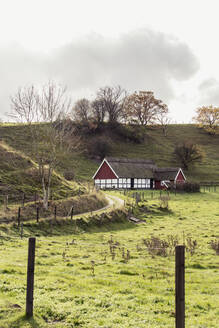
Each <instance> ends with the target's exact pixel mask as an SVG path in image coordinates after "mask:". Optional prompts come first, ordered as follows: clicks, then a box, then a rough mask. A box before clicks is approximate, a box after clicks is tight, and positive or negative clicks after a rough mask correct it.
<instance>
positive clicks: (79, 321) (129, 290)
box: [0, 191, 219, 328]
mask: <svg viewBox="0 0 219 328" xmlns="http://www.w3.org/2000/svg"><path fill="white" fill-rule="evenodd" d="M113 194H115V193H113ZM144 194H145V197H144V198H145V199H146V200H145V206H146V207H147V208H148V210H146V211H145V213H143V212H142V214H141V217H142V218H143V219H144V220H146V224H141V225H134V224H131V223H125V224H120V225H119V224H117V225H110V226H108V227H103V228H95V229H93V230H92V231H91V232H92V233H83V234H75V230H74V225H66V226H63V227H62V230H60V228H58V229H55V227H54V234H53V235H52V234H50V235H49V236H44V233H43V232H41V231H40V230H39V229H38V230H36V225H35V228H33V229H31V226H30V227H29V228H28V226H27V227H25V231H24V234H25V238H24V239H23V240H21V239H19V237H18V236H17V234H18V233H17V232H16V230H14V231H10V234H8V232H7V233H6V232H5V230H3V227H2V228H1V241H2V243H1V245H0V250H1V254H2V256H1V262H0V273H1V277H2V278H1V284H0V300H1V301H0V307H1V311H0V326H1V327H2V328H3V327H4V328H6V327H7V328H8V327H14V328H17V327H51V326H52V327H56V328H58V327H59V328H61V327H72V328H73V327H84V328H85V327H86V328H89V327H90V328H93V327H98V328H99V327H108V328H119V327H123V328H128V327H129V328H130V327H138V328H143V327H151V328H155V327H168V328H170V327H174V301H175V300H174V256H173V255H169V256H167V257H161V256H156V255H155V256H151V255H150V254H149V253H148V251H147V249H146V247H145V246H144V244H143V242H142V241H143V238H149V237H150V236H156V237H159V238H161V239H165V240H168V237H169V236H177V238H178V242H179V243H182V242H183V241H185V242H186V240H187V238H188V237H191V238H192V240H196V241H197V243H198V247H197V249H196V251H195V255H193V256H192V255H191V254H189V253H186V326H188V327H190V328H204V327H205V328H206V327H208V328H216V327H218V314H219V313H218V308H219V299H218V292H219V287H218V286H219V280H218V269H219V260H218V255H216V254H215V252H214V251H213V250H212V249H211V248H210V247H209V243H210V241H211V240H214V239H215V238H216V237H218V236H219V231H218V213H219V205H218V196H219V194H218V192H217V193H213V192H211V193H201V194H193V195H186V194H179V195H178V194H177V195H176V196H175V195H172V196H171V200H170V202H169V206H170V212H165V211H160V210H159V209H158V206H159V200H158V199H157V196H159V193H154V198H153V199H152V198H151V192H149V191H146V192H145V193H144ZM121 197H124V196H121ZM197 204H198V205H197ZM135 214H137V212H136V213H135ZM36 232H38V237H37V249H36V273H35V295H34V302H35V317H34V321H32V322H28V321H26V320H25V319H24V317H23V313H24V309H25V285H26V260H27V239H26V237H28V235H31V234H32V233H36ZM110 241H113V244H114V245H116V247H115V257H113V256H112V254H111V251H110V244H109V242H110ZM18 246H19V247H18ZM123 248H124V252H123ZM127 250H129V251H130V259H129V260H128V261H126V260H125V259H124V256H123V253H124V254H125V257H126V254H127ZM92 261H93V262H92ZM92 268H94V271H92Z"/></svg>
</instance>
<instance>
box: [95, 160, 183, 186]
mask: <svg viewBox="0 0 219 328" xmlns="http://www.w3.org/2000/svg"><path fill="white" fill-rule="evenodd" d="M93 179H94V183H95V185H96V186H97V187H98V188H100V189H163V188H168V184H169V183H173V184H174V183H183V182H185V181H186V177H185V175H184V173H183V171H182V169H181V168H158V167H157V166H156V164H155V163H154V161H153V160H150V159H127V158H115V157H106V158H104V160H103V161H102V163H101V164H100V166H99V167H98V169H97V171H96V172H95V174H94V176H93Z"/></svg>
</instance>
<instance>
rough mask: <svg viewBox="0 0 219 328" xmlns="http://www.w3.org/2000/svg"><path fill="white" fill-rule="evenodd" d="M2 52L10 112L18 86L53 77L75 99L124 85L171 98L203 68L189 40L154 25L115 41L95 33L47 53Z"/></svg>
mask: <svg viewBox="0 0 219 328" xmlns="http://www.w3.org/2000/svg"><path fill="white" fill-rule="evenodd" d="M0 50H1V51H0V76H1V78H2V86H1V90H0V113H1V114H2V113H4V112H6V111H8V110H9V105H10V101H9V95H11V94H13V93H14V92H15V91H16V89H17V88H18V87H20V86H23V85H26V84H28V83H37V84H38V83H42V82H45V81H46V80H48V79H54V80H58V81H59V82H62V83H63V84H64V85H67V86H68V89H69V90H70V91H71V92H72V94H73V95H74V96H75V97H77V95H80V96H81V95H82V93H83V91H85V93H89V94H90V93H95V91H96V90H97V89H98V88H99V87H101V86H105V85H118V84H120V85H121V86H122V87H124V88H126V89H127V90H128V91H130V92H132V91H135V90H153V91H154V92H155V95H156V96H157V97H160V98H161V99H162V100H164V101H166V102H168V101H170V100H173V99H174V97H175V93H174V86H173V84H174V81H177V82H178V83H179V82H181V81H187V80H188V79H189V78H191V77H192V76H194V74H195V73H196V72H197V71H198V69H199V63H198V60H197V58H196V57H195V56H194V55H193V53H192V51H191V50H190V48H189V47H188V46H187V45H186V44H185V43H182V42H181V41H179V40H178V39H176V38H173V37H172V36H170V35H166V34H163V33H160V32H155V31H152V30H149V29H143V30H137V31H133V32H131V33H128V34H123V35H121V36H120V37H118V38H114V39H112V38H106V37H105V38H104V37H102V36H99V35H96V34H91V35H89V36H88V37H84V38H83V39H80V40H74V41H72V42H71V43H69V44H68V45H65V46H62V47H59V48H57V49H56V50H53V51H51V52H50V53H49V54H44V55H40V54H39V53H34V52H28V51H27V50H25V49H24V48H22V47H20V46H18V45H10V46H7V47H2V48H1V49H0ZM83 96H84V97H89V95H88V94H83Z"/></svg>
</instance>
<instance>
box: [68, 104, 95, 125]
mask: <svg viewBox="0 0 219 328" xmlns="http://www.w3.org/2000/svg"><path fill="white" fill-rule="evenodd" d="M72 114H73V118H74V119H75V120H76V121H81V122H87V121H88V120H89V118H90V116H91V105H90V102H89V100H88V99H86V98H82V99H80V100H78V101H76V103H75V105H74V106H73V108H72Z"/></svg>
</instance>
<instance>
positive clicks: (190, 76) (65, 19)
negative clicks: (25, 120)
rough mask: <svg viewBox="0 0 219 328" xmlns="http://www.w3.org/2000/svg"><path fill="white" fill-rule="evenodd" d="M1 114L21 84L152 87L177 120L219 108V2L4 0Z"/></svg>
mask: <svg viewBox="0 0 219 328" xmlns="http://www.w3.org/2000/svg"><path fill="white" fill-rule="evenodd" d="M0 5H1V7H0V8H1V10H0V79H1V87H0V117H2V118H3V119H4V120H7V119H8V118H7V116H6V115H5V113H6V112H9V111H10V98H9V97H10V95H13V94H14V93H15V92H16V90H17V89H18V88H19V87H21V86H26V85H28V84H32V83H34V84H37V85H39V84H41V83H45V82H47V81H48V80H55V81H57V82H59V83H62V84H64V85H66V86H67V87H68V90H69V92H70V93H71V95H72V98H73V100H74V101H76V100H77V99H79V98H81V97H87V98H88V99H93V97H94V96H95V92H96V91H97V89H98V88H99V87H103V86H106V85H111V86H115V85H121V86H122V87H124V88H125V89H127V91H128V92H134V91H138V90H152V91H154V94H155V97H157V98H160V99H162V100H163V101H164V102H166V103H167V104H168V106H169V109H170V116H171V117H172V119H173V121H177V122H191V120H192V117H193V116H194V115H195V109H196V108H197V107H198V106H200V105H210V104H212V105H215V106H219V65H218V62H219V60H218V58H219V46H218V31H219V19H218V12H219V3H218V1H217V0H215V1H214V0H208V1H207V0H201V1H198V0H183V1H182V0H180V1H179V0H110V1H109V0H37V1H36V0H19V1H18V0H7V1H5V0H0Z"/></svg>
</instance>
